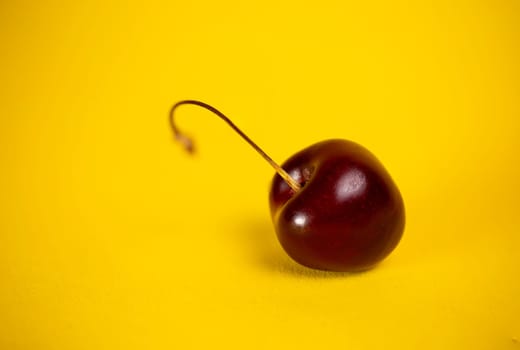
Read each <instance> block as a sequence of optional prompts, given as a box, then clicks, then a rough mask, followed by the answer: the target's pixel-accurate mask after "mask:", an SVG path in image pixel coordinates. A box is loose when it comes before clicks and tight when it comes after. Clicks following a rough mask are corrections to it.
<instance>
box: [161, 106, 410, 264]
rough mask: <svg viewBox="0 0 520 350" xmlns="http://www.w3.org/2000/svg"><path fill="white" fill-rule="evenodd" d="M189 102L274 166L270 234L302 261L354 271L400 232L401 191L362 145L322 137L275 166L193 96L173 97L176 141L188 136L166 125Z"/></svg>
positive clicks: (379, 256)
mask: <svg viewBox="0 0 520 350" xmlns="http://www.w3.org/2000/svg"><path fill="white" fill-rule="evenodd" d="M186 104H191V105H197V106H199V107H202V108H205V109H207V110H209V111H211V112H213V113H215V114H216V115H217V116H218V117H220V118H221V119H222V120H224V121H225V122H226V123H227V124H228V125H229V126H230V127H231V128H233V129H234V130H235V131H236V132H237V133H238V134H239V135H240V136H241V137H242V138H243V139H244V140H246V141H247V142H248V143H249V144H250V145H251V146H252V147H253V148H254V149H255V150H256V151H257V152H258V153H260V154H261V155H262V157H264V158H265V159H266V160H267V161H268V162H269V163H270V164H271V165H272V166H273V168H274V169H275V170H276V172H277V174H276V175H275V177H274V179H273V181H272V185H271V190H270V192H269V203H270V208H271V216H272V220H273V223H274V226H275V230H276V233H277V236H278V239H279V241H280V243H281V245H282V247H283V248H284V249H285V251H286V252H287V253H288V254H289V256H291V257H292V258H293V259H294V260H295V261H297V262H299V263H300V264H302V265H305V266H308V267H311V268H315V269H322V270H331V271H362V270H366V269H369V268H371V267H373V266H375V265H376V264H377V263H378V262H380V261H381V260H383V259H384V258H385V257H386V256H388V254H390V253H391V252H392V250H394V248H395V247H396V246H397V244H398V243H399V240H400V239H401V236H402V234H403V230H404V223H405V214H404V204H403V199H402V197H401V194H400V193H399V190H398V189H397V187H396V185H395V183H394V182H393V180H392V179H391V177H390V175H389V174H388V172H387V171H386V170H385V168H384V167H383V165H382V164H381V163H380V162H379V161H378V160H377V159H376V157H375V156H374V155H373V154H372V153H370V152H369V151H368V150H367V149H365V148H364V147H362V146H360V145H358V144H356V143H354V142H351V141H347V140H328V141H323V142H319V143H317V144H315V145H312V146H310V147H308V148H306V149H304V150H302V151H300V152H298V153H296V154H295V155H294V156H292V157H291V158H289V159H288V160H287V161H286V162H285V163H284V164H283V165H282V166H281V167H280V166H279V165H278V164H277V163H275V162H274V161H273V160H272V159H271V158H270V157H269V156H268V155H267V154H266V153H265V152H264V151H263V150H262V149H260V147H258V146H257V145H256V144H255V143H254V142H253V141H251V139H249V137H248V136H247V135H245V134H244V133H243V132H242V131H241V130H240V129H239V128H238V127H236V126H235V124H233V123H232V122H231V120H229V118H227V117H226V116H225V115H224V114H223V113H222V112H220V111H218V110H217V109H216V108H214V107H212V106H210V105H208V104H206V103H204V102H200V101H196V100H183V101H180V102H177V103H176V104H175V105H173V107H172V108H171V110H170V124H171V128H172V130H173V132H174V135H175V138H176V140H177V141H179V142H181V143H182V144H183V145H184V147H185V148H186V149H187V150H188V151H190V152H192V151H193V143H192V141H191V140H190V139H189V138H188V137H186V136H185V135H184V134H182V133H181V132H180V131H179V130H178V129H177V127H176V126H175V123H174V112H175V110H176V109H177V108H178V107H179V106H181V105H186Z"/></svg>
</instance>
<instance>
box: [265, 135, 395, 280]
mask: <svg viewBox="0 0 520 350" xmlns="http://www.w3.org/2000/svg"><path fill="white" fill-rule="evenodd" d="M282 168H283V169H285V170H286V171H287V172H288V173H289V175H290V176H291V177H292V178H293V179H295V180H296V181H298V182H299V183H300V185H301V190H300V191H298V192H295V191H294V190H292V189H291V188H290V187H289V186H288V185H287V183H286V182H285V181H284V180H283V179H282V178H281V177H280V176H278V175H275V177H274V179H273V181H272V186H271V190H270V193H269V203H270V208H271V216H272V220H273V223H274V226H275V230H276V233H277V236H278V239H279V241H280V243H281V245H282V247H283V248H284V249H285V251H286V252H287V254H289V256H290V257H292V258H293V259H294V260H295V261H297V262H298V263H300V264H302V265H305V266H308V267H311V268H315V269H321V270H331V271H349V272H353V271H362V270H367V269H370V268H372V267H374V266H375V265H376V264H377V263H379V262H380V261H381V260H383V259H384V258H385V257H386V256H388V254H390V253H391V252H392V251H393V250H394V248H395V247H396V246H397V244H398V243H399V241H400V239H401V236H402V234H403V230H404V224H405V210H404V204H403V199H402V197H401V194H400V192H399V190H398V189H397V187H396V185H395V183H394V182H393V180H392V179H391V177H390V175H389V174H388V172H387V171H386V170H385V168H384V167H383V165H382V164H381V163H380V162H379V161H378V160H377V159H376V157H375V156H374V155H373V154H372V153H370V152H369V151H368V150H367V149H365V148H364V147H362V146H360V145H358V144H356V143H354V142H351V141H347V140H327V141H323V142H319V143H317V144H314V145H312V146H310V147H308V148H306V149H304V150H302V151H300V152H298V153H297V154H295V155H294V156H292V157H291V158H289V159H288V160H287V161H286V162H285V163H284V164H282Z"/></svg>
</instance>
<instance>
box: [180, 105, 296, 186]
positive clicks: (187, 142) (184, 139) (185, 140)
mask: <svg viewBox="0 0 520 350" xmlns="http://www.w3.org/2000/svg"><path fill="white" fill-rule="evenodd" d="M182 105H195V106H199V107H202V108H205V109H207V110H208V111H210V112H213V113H214V114H216V115H217V116H218V117H219V118H220V119H222V120H224V121H225V122H226V123H227V124H228V125H229V126H230V127H231V128H232V129H233V130H235V132H236V133H237V134H239V135H240V136H241V137H242V138H243V139H244V140H245V141H246V142H247V143H249V144H250V145H251V147H253V148H254V149H255V150H256V151H257V152H258V153H259V154H260V155H261V156H262V157H263V158H264V159H265V160H266V161H267V162H268V163H269V164H271V166H272V167H273V168H274V169H275V170H276V172H277V173H278V175H280V176H281V177H282V179H284V180H285V182H286V183H287V185H289V187H291V189H292V190H293V191H294V192H298V191H299V190H300V189H301V186H300V184H299V183H298V182H297V181H296V180H294V179H293V178H292V177H291V176H290V175H289V174H288V173H287V172H286V171H285V170H284V169H283V168H282V167H281V166H279V165H278V164H277V163H276V162H275V161H274V160H272V159H271V157H269V156H268V155H267V154H266V153H265V152H264V151H263V150H262V149H261V148H260V147H258V146H257V144H256V143H254V142H253V141H252V140H251V139H250V138H249V137H248V136H247V135H246V134H244V133H243V132H242V130H240V129H239V128H238V127H237V126H236V125H235V124H233V122H232V121H231V120H230V119H229V118H228V117H226V116H225V115H224V113H222V112H220V111H219V110H218V109H216V108H215V107H213V106H210V105H208V104H207V103H204V102H200V101H196V100H182V101H179V102H177V103H176V104H174V105H173V106H172V108H171V109H170V125H171V128H172V131H173V134H174V136H175V139H176V140H177V141H178V142H180V143H181V144H182V145H183V146H184V148H185V149H186V151H188V152H189V153H193V152H194V147H193V141H192V140H191V139H190V138H189V137H188V136H186V135H185V134H183V133H182V132H180V130H179V129H178V128H177V126H176V125H175V121H174V114H175V111H176V110H177V108H178V107H180V106H182Z"/></svg>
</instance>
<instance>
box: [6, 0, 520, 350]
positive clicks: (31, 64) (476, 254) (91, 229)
mask: <svg viewBox="0 0 520 350" xmlns="http://www.w3.org/2000/svg"><path fill="white" fill-rule="evenodd" d="M519 23H520V7H519V3H518V2H517V1H514V0H499V1H494V0H488V1H447V0H446V1H440V2H437V1H434V2H432V3H430V2H428V1H426V2H421V1H418V2H413V1H397V2H395V1H379V2H378V1H374V2H359V1H352V2H348V1H336V2H331V1H321V2H309V3H302V2H301V1H290V2H284V1H256V2H249V1H243V2H239V1H228V0H223V1H213V2H210V1H207V2H203V1H178V0H177V1H164V2H160V1H154V0H152V1H145V2H142V3H141V2H133V1H131V2H120V3H106V2H104V1H97V2H82V3H76V2H74V1H69V2H53V1H46V2H31V1H3V2H2V3H1V4H0V44H1V45H0V64H1V66H0V82H1V84H0V165H1V172H0V191H1V192H0V193H1V195H0V349H6V350H8V349H9V350H10V349H39V350H45V349H175V348H176V349H189V348H209V349H211V348H224V347H227V348H241V349H245V348H259V349H261V348H264V349H277V348H285V349H291V348H295V349H390V348H392V349H394V348H395V349H520V301H519V297H520V281H519V279H520V238H519V235H520V225H519V223H518V221H519V218H518V217H519V216H518V215H519V210H518V209H519V207H520V206H519V202H518V198H519V196H520V165H519V151H520V141H519V136H520V69H519V68H520V63H519V62H520V50H519V48H520V45H519V42H520V27H519ZM182 98H196V99H201V100H203V101H206V102H208V103H211V104H213V105H215V106H216V107H218V108H220V109H221V110H223V111H224V112H225V113H227V114H228V115H229V116H231V117H232V118H233V119H234V120H235V122H236V123H237V124H238V125H239V126H240V127H242V128H243V129H244V131H246V132H247V133H248V134H249V135H250V136H251V137H252V138H253V139H254V140H256V141H257V142H258V143H259V144H260V145H261V146H262V147H264V148H265V150H266V151H267V152H268V153H270V154H271V155H272V157H273V158H274V159H276V160H278V161H280V162H281V161H283V160H284V159H286V158H287V157H289V156H290V155H292V154H293V153H294V152H296V151H298V150H300V149H301V148H303V147H305V146H307V145H309V144H311V143H313V142H316V141H319V140H323V139H326V138H332V137H341V138H347V139H351V140H355V141H357V142H359V143H361V144H363V145H365V146H366V147H367V148H369V149H370V150H371V151H372V152H374V153H375V154H376V155H377V156H378V157H379V158H380V160H381V161H382V162H383V163H384V164H385V165H386V167H387V168H388V170H389V171H390V173H391V174H392V176H393V177H394V179H395V181H396V182H397V184H398V185H399V187H400V189H401V191H402V193H403V196H404V198H405V203H406V208H407V227H406V231H405V235H404V239H403V241H402V243H401V244H400V246H399V247H398V248H397V250H396V251H395V252H394V253H393V254H392V255H391V257H390V258H389V259H387V260H386V261H385V262H384V263H383V264H382V265H380V266H379V267H377V268H376V269H374V270H372V271H370V272H367V273H363V274H356V275H345V274H331V273H322V272H315V271H311V270H308V269H305V268H302V267H300V266H298V265H296V264H295V263H293V262H292V261H290V260H289V258H287V256H286V255H285V253H284V252H283V251H282V250H281V248H280V247H279V245H278V242H277V241H276V237H275V233H274V230H273V227H272V225H271V222H270V217H269V211H268V206H267V193H268V188H269V183H270V180H271V177H272V175H273V171H272V169H270V167H269V166H268V165H267V164H266V163H265V162H263V160H261V158H259V157H258V156H257V155H256V154H255V153H254V151H252V150H251V149H250V148H248V146H247V145H246V144H245V143H243V142H242V141H241V140H240V139H239V138H238V137H237V136H236V135H234V134H233V133H232V132H231V130H229V129H228V128H227V127H226V126H225V125H224V124H223V123H222V122H221V121H219V120H217V119H216V118H214V117H213V116H212V115H211V114H209V113H208V112H205V111H203V110H200V109H197V108H196V107H190V106H186V107H183V108H182V111H181V110H179V111H180V113H179V126H180V127H181V128H183V129H184V130H186V131H187V132H189V133H191V135H193V136H195V138H196V140H197V142H198V146H199V150H200V152H199V153H198V155H197V156H196V157H195V158H194V159H192V158H190V157H189V156H187V155H186V154H184V153H183V151H182V150H181V149H180V148H179V147H177V146H176V145H175V144H174V143H173V142H172V138H171V135H170V131H169V129H168V124H167V118H166V115H167V111H168V109H169V107H170V105H171V104H172V103H173V102H175V101H176V100H178V99H182Z"/></svg>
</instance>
